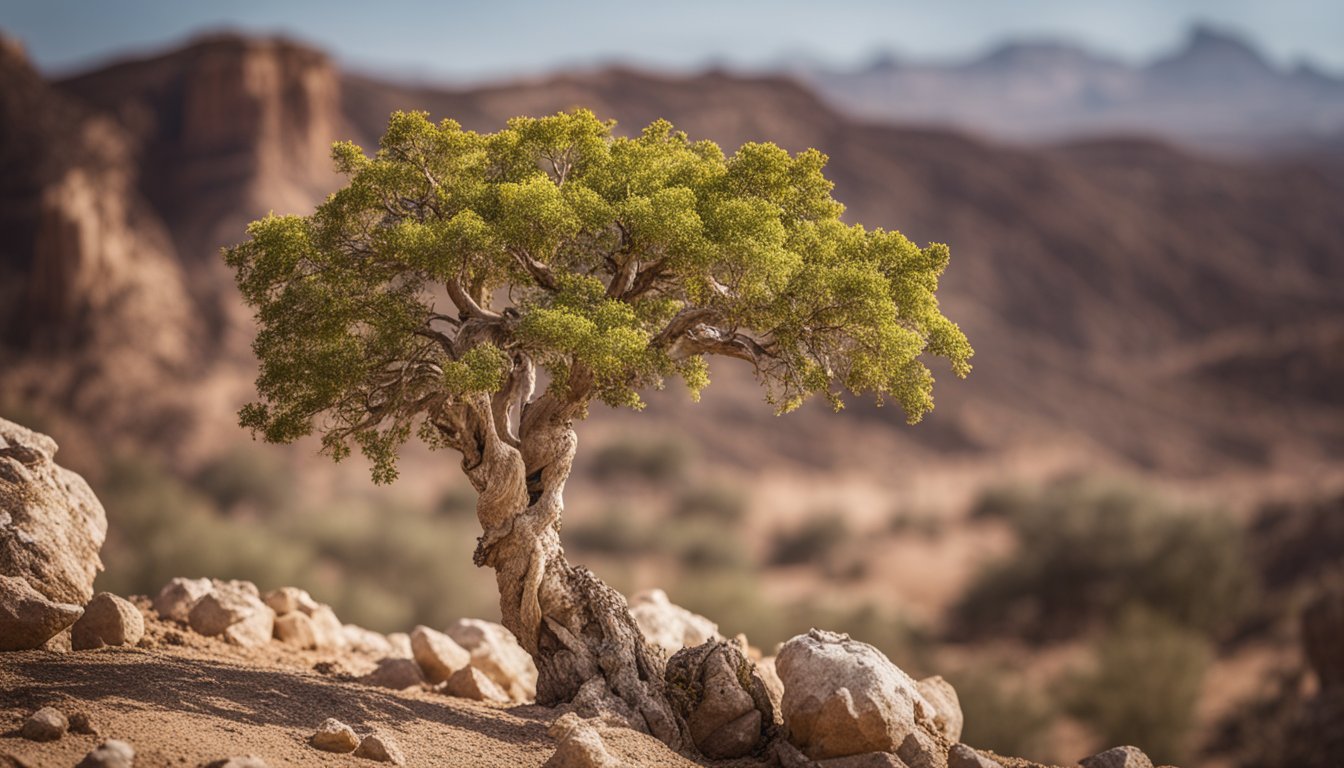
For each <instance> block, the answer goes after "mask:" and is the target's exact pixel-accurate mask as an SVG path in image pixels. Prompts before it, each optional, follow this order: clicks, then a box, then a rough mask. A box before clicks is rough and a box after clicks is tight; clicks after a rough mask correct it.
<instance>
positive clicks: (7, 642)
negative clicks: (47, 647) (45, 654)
mask: <svg viewBox="0 0 1344 768" xmlns="http://www.w3.org/2000/svg"><path fill="white" fill-rule="evenodd" d="M83 612H84V609H82V608H80V607H79V606H78V605H72V604H69V603H57V602H53V601H51V600H48V599H47V598H46V597H45V596H44V595H43V594H42V593H40V592H38V591H37V590H35V589H33V588H32V586H30V585H29V584H28V581H27V580H26V579H24V578H23V577H21V576H0V651H28V650H32V649H34V648H41V647H42V645H43V644H44V643H46V642H47V641H48V640H50V639H51V638H52V637H55V636H56V635H58V634H60V632H61V630H63V629H65V628H66V627H68V626H70V625H71V624H74V623H75V620H76V619H78V618H79V617H80V615H81V614H82V613H83Z"/></svg>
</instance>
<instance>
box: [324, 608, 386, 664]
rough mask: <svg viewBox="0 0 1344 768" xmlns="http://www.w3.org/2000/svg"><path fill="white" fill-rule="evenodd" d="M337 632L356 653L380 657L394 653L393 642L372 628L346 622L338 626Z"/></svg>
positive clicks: (346, 645)
mask: <svg viewBox="0 0 1344 768" xmlns="http://www.w3.org/2000/svg"><path fill="white" fill-rule="evenodd" d="M332 616H335V614H332ZM337 632H338V634H339V635H340V637H341V641H342V642H343V643H345V647H347V648H349V649H350V650H352V651H354V652H356V653H363V654H368V655H369V656H374V657H376V658H380V659H381V658H383V657H385V656H387V655H388V654H390V653H392V644H391V643H389V642H388V641H387V638H386V637H384V636H383V635H381V634H379V633H377V632H374V631H373V630H371V629H365V628H363V627H361V626H358V625H355V624H346V625H344V626H338V628H337Z"/></svg>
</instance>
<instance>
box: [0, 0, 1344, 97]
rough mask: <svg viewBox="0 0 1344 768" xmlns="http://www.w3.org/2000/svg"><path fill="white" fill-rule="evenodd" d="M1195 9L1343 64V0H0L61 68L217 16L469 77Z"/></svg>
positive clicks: (667, 63)
mask: <svg viewBox="0 0 1344 768" xmlns="http://www.w3.org/2000/svg"><path fill="white" fill-rule="evenodd" d="M1195 21H1206V22H1210V23H1213V24H1215V25H1217V26H1221V27H1225V28H1228V29H1231V30H1234V31H1238V32H1241V33H1243V34H1246V35H1248V36H1250V37H1251V38H1252V39H1254V41H1255V42H1256V44H1257V45H1259V46H1260V47H1261V48H1262V50H1264V51H1266V52H1267V53H1268V54H1269V55H1271V56H1272V57H1273V58H1274V59H1276V60H1278V61H1280V62H1291V61H1294V60H1296V59H1298V58H1301V57H1304V56H1305V57H1309V58H1311V59H1313V60H1314V61H1316V62H1318V63H1319V64H1322V65H1324V66H1326V67H1327V68H1329V69H1332V70H1334V71H1337V72H1341V71H1344V0H1105V1H1097V2H1087V1H1086V0H946V1H944V2H923V3H916V2H905V1H903V0H888V1H887V2H879V1H878V0H850V1H849V2H843V1H842V0H832V1H830V2H825V1H823V0H811V1H810V2H809V1H807V0H753V1H751V2H736V3H732V2H726V1H723V2H713V1H712V0H675V1H668V0H661V1H659V2H650V1H649V0H595V1H594V2H578V1H577V0H570V2H539V1H537V0H494V1H493V2H458V3H453V2H432V1H430V0H406V1H404V2H395V1H393V0H382V1H381V2H363V3H357V4H356V3H340V2H333V1H331V0H327V1H325V2H322V1H319V0H291V1H290V2H284V1H283V0H210V1H209V2H206V1H205V0H199V1H198V0H159V1H158V2H151V1H150V0H82V1H77V0H31V2H19V1H18V0H0V28H3V29H5V30H6V31H8V32H9V33H10V34H11V35H16V36H17V37H19V38H20V39H22V40H23V41H24V42H25V43H26V44H27V46H28V50H29V54H30V56H32V57H33V58H34V59H35V60H36V61H37V63H38V64H39V66H41V67H43V68H44V69H47V70H49V71H69V70H71V69H76V68H79V67H83V66H88V65H90V64H93V63H97V62H99V61H101V60H104V59H106V58H108V57H110V56H113V55H117V54H121V53H124V52H126V51H128V50H137V51H138V50H156V49H160V48H164V47H168V46H170V45H173V44H175V43H177V42H180V41H181V40H183V39H185V38H187V37H189V36H191V35H193V34H195V33H198V32H200V31H203V30H206V29H211V28H218V27H221V26H227V27H233V28H238V29H246V30H251V31H266V32H283V33H285V34H288V35H291V36H294V37H297V38H299V39H302V40H306V41H308V42H311V43H315V44H317V45H319V46H321V47H323V48H326V49H328V50H330V51H332V52H333V53H335V54H336V55H337V56H338V57H339V58H340V59H341V60H342V61H344V62H346V63H348V64H353V65H357V66H359V67H361V68H365V69H373V70H381V71H391V72H396V73H398V74H402V75H417V74H418V75H421V76H423V77H425V78H427V79H443V78H454V79H472V78H480V77H494V76H503V75H512V74H519V73H530V72H538V71H542V70H545V69H548V68H552V67H555V66H572V65H576V64H586V63H592V62H594V61H608V60H613V59H615V60H623V61H628V62H632V63H639V64H646V65H651V66H659V67H675V68H689V67H696V66H699V65H701V64H703V63H704V62H705V61H707V60H710V59H719V60H724V61H729V62H732V63H736V64H759V63H763V62H767V61H770V60H773V59H776V58H778V57H780V56H782V55H785V54H796V53H800V52H806V53H809V54H812V55H815V56H817V57H820V58H822V59H825V60H829V61H833V62H837V63H852V62H856V61H859V60H861V59H864V58H865V57H867V56H869V55H871V54H872V53H873V52H874V51H876V50H878V49H881V48H887V49H891V50H894V51H896V52H898V53H900V54H902V55H909V56H912V57H920V58H929V57H942V58H960V57H966V56H970V55H974V54H976V53H979V52H981V51H983V50H985V49H986V48H988V47H989V46H991V45H993V44H995V43H997V42H1000V41H1002V40H1004V39H1007V38H1023V37H1031V38H1038V37H1058V38H1068V39H1072V40H1076V41H1078V42H1081V43H1084V44H1087V45H1090V46H1092V47H1094V48H1096V49H1098V50H1100V51H1103V52H1108V53H1114V54H1117V55H1121V56H1125V57H1130V58H1146V57H1151V56H1153V55H1156V54H1158V53H1161V52H1162V51H1164V50H1168V49H1170V48H1172V47H1174V46H1175V45H1177V44H1178V42H1179V41H1180V40H1181V39H1182V38H1183V37H1184V34H1185V30H1186V29H1187V27H1188V26H1189V25H1190V24H1191V23H1192V22H1195Z"/></svg>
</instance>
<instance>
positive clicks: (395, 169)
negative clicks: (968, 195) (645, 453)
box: [225, 110, 972, 482]
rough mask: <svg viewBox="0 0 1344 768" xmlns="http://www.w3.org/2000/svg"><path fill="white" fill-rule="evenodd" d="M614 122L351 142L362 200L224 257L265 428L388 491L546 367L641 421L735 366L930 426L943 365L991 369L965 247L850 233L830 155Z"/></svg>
mask: <svg viewBox="0 0 1344 768" xmlns="http://www.w3.org/2000/svg"><path fill="white" fill-rule="evenodd" d="M614 125H615V124H614V122H610V121H605V122H604V121H601V120H599V119H597V118H596V117H595V116H594V115H593V113H591V112H589V111H587V110H575V111H573V112H569V113H561V114H557V115H554V116H550V117H543V118H526V117H520V118H516V119H513V120H510V121H509V123H508V127H507V128H505V129H504V130H501V131H499V132H497V133H477V132H474V131H468V130H463V129H462V127H461V126H460V125H459V124H458V123H456V122H453V121H452V120H444V121H442V122H440V123H438V124H434V123H432V122H430V121H429V120H428V118H427V116H426V115H425V114H423V113H418V112H398V113H395V114H393V115H392V117H391V120H390V122H389V124H388V129H387V132H386V134H385V135H384V136H383V138H382V140H381V142H380V144H379V148H378V150H377V152H376V153H375V154H374V155H373V156H372V157H369V156H367V155H366V154H365V153H364V151H363V150H361V149H360V148H359V147H358V146H357V145H355V144H353V143H350V142H342V143H338V144H336V145H335V147H334V149H333V158H334V160H335V163H336V167H337V169H338V170H339V171H340V172H342V173H343V174H345V175H346V176H347V177H348V179H349V181H348V184H347V185H346V186H345V187H344V188H342V189H340V190H339V191H337V192H335V193H334V194H332V195H331V196H330V197H329V198H328V199H327V200H326V201H325V202H324V203H322V204H321V205H320V206H319V207H318V208H317V210H316V211H315V212H314V213H313V214H312V215H309V216H292V215H290V216H276V215H271V216H268V217H266V218H265V219H262V220H260V221H257V222H254V223H253V224H252V225H251V226H250V227H249V228H248V234H249V236H250V239H249V240H248V241H247V242H245V243H243V244H241V245H238V246H235V247H233V248H230V249H227V250H226V252H225V258H226V260H227V262H228V264H229V265H230V266H232V267H233V268H234V269H235V270H236V275H237V281H238V285H239V287H240V288H241V290H242V293H243V296H244V298H245V299H246V301H247V302H248V303H249V304H250V305H251V306H252V307H253V308H255V310H256V316H257V320H258V324H259V330H258V334H257V337H256V340H255V342H254V350H255V352H256V354H257V357H258V359H259V361H260V366H261V369H260V374H259V377H258V379H257V390H258V393H259V394H260V401H259V402H256V403H253V404H250V405H248V406H246V407H245V408H244V409H243V411H242V412H241V414H240V415H241V421H242V424H243V425H244V426H246V427H249V428H251V429H252V430H253V431H254V432H255V433H258V434H261V435H262V436H264V437H265V438H266V439H267V440H271V441H280V442H287V441H292V440H294V439H297V438H299V437H301V436H303V435H307V434H310V433H311V432H312V431H313V430H314V429H317V430H318V431H319V432H320V433H321V435H322V436H323V446H324V450H325V451H327V452H328V453H330V454H331V455H332V456H333V457H334V458H336V459H340V458H342V457H343V456H345V455H347V454H348V453H349V451H350V449H351V446H352V445H353V446H357V447H359V448H360V449H361V450H362V451H363V452H364V453H365V454H366V455H368V457H369V458H370V459H371V460H372V462H373V465H374V479H375V480H376V481H379V482H387V481H390V480H391V479H393V478H394V477H395V474H396V470H395V457H396V453H397V450H398V449H399V447H400V446H401V445H402V444H403V443H404V442H405V441H406V440H407V439H409V438H410V436H411V435H413V434H418V435H420V436H421V437H422V438H423V439H425V440H426V441H427V442H429V443H430V444H431V445H434V444H436V443H437V438H436V435H435V430H434V428H433V425H432V415H433V410H434V408H436V407H440V406H442V404H444V403H447V402H452V401H453V400H454V399H460V398H466V397H471V396H480V395H487V396H495V397H497V396H499V395H500V394H501V393H504V392H506V391H507V392H509V393H510V394H512V393H513V391H514V388H513V387H512V385H514V384H516V382H517V380H518V379H519V378H520V377H524V376H525V377H527V378H528V379H529V381H530V380H531V377H532V376H533V370H534V366H535V367H539V368H541V369H542V370H544V371H545V372H546V373H547V374H548V375H549V377H550V381H551V383H550V388H551V390H555V391H559V392H565V391H566V389H567V388H568V391H569V392H570V393H571V394H572V395H573V396H574V398H575V399H577V400H582V401H583V402H584V403H586V402H587V400H588V399H590V398H597V399H600V400H601V401H603V402H605V403H608V404H610V405H613V406H626V407H632V408H640V407H642V401H641V399H640V391H641V390H642V389H646V388H652V387H661V386H662V385H663V383H664V381H665V380H666V379H668V378H672V377H679V378H680V379H681V380H682V381H683V382H685V384H686V386H687V387H689V389H690V391H691V392H692V394H693V395H694V396H698V394H699V392H700V390H701V389H702V388H704V387H705V386H706V385H707V384H708V383H709V376H708V365H707V363H706V357H707V356H709V355H722V356H727V357H734V358H739V359H741V360H744V361H746V362H747V363H749V364H751V365H752V366H754V369H755V372H756V375H757V378H758V379H759V381H760V382H761V383H762V385H763V387H764V389H765V397H766V400H767V401H768V402H769V403H770V404H771V405H773V406H774V408H775V409H776V411H777V412H779V413H784V412H787V411H790V410H792V409H794V408H796V407H798V405H799V404H801V403H802V402H803V401H804V400H805V399H807V398H808V397H809V396H811V395H814V394H815V395H822V396H824V397H826V398H827V399H828V400H829V401H830V402H831V404H832V405H833V406H834V407H836V408H840V407H841V406H842V403H843V400H842V398H843V397H844V394H845V393H846V392H848V393H851V394H855V395H862V394H872V395H873V396H875V397H876V399H877V401H878V402H879V404H880V403H881V402H883V401H884V400H887V399H890V400H894V401H896V402H897V403H898V404H899V405H900V406H901V407H902V408H903V409H904V412H905V414H906V416H907V418H908V420H909V421H910V422H911V423H914V422H917V421H919V420H920V418H921V417H922V416H923V415H924V414H925V413H926V412H927V411H929V410H930V409H931V408H932V407H933V398H932V388H933V376H932V374H931V373H930V371H929V369H928V368H927V367H926V365H925V364H924V362H923V361H922V359H921V357H922V356H923V355H924V353H926V352H927V353H931V354H933V355H937V356H942V357H944V358H946V359H947V360H948V361H949V362H950V365H951V369H952V371H953V372H954V373H955V374H956V375H958V376H965V375H966V374H967V372H969V370H970V363H969V359H970V357H971V355H972V350H971V347H970V345H969V344H968V343H967V340H966V337H965V335H964V334H962V332H961V330H960V329H959V328H958V327H957V326H956V324H955V323H953V322H952V321H950V320H949V319H947V318H946V317H945V316H944V315H943V314H942V312H941V311H940V310H939V306H938V301H937V299H936V296H935V292H936V289H937V286H938V278H939V276H940V275H941V273H942V272H943V270H944V268H945V267H946V266H947V263H948V248H947V246H945V245H942V244H937V243H935V244H930V245H928V246H926V247H923V248H921V247H918V246H916V245H915V244H914V243H912V242H911V241H910V240H908V239H907V238H905V237H904V236H903V235H901V234H900V233H899V232H895V231H889V230H882V229H865V228H864V227H863V226H861V225H857V224H854V225H850V224H845V223H843V222H842V221H841V219H840V217H841V213H842V211H843V206H842V205H841V204H840V203H838V202H836V201H835V200H834V199H833V198H832V197H831V189H832V183H831V182H830V181H828V180H827V179H826V177H825V175H824V174H823V168H824V166H825V163H826V159H827V158H826V156H825V155H823V154H822V153H820V152H818V151H816V150H812V149H809V150H807V151H805V152H800V153H798V154H796V155H791V154H790V153H788V152H786V151H785V150H783V149H781V148H779V147H778V146H776V145H774V144H771V143H748V144H744V145H743V146H742V147H741V148H740V149H738V150H737V152H736V153H735V154H733V155H732V156H725V154H724V152H723V151H722V150H721V149H720V148H719V147H718V146H717V145H716V144H715V143H713V142H711V141H691V140H690V139H689V138H687V136H686V135H685V134H684V133H681V132H679V131H675V130H674V129H673V127H672V125H671V124H670V123H668V122H666V121H662V120H659V121H657V122H655V123H653V124H652V125H650V126H648V127H647V128H645V129H644V130H643V131H642V132H641V133H640V134H639V135H638V136H635V137H631V138H626V137H619V136H616V135H614V134H613V127H614ZM528 391H529V392H530V384H529V386H528ZM548 391H550V390H548ZM519 407H520V409H521V405H520V406H519Z"/></svg>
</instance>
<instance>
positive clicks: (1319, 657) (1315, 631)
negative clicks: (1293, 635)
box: [1302, 590, 1344, 689]
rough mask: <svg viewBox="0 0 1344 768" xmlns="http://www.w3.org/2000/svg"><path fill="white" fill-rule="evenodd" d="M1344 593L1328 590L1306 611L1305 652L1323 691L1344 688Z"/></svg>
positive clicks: (1303, 617)
mask: <svg viewBox="0 0 1344 768" xmlns="http://www.w3.org/2000/svg"><path fill="white" fill-rule="evenodd" d="M1342 637H1344V590H1328V591H1326V592H1325V594H1322V595H1321V596H1320V597H1318V598H1317V599H1315V600H1314V601H1312V602H1311V603H1310V604H1309V605H1308V606H1307V608H1306V609H1305V610H1304V611H1302V649H1303V651H1304V652H1305V653H1306V656H1307V663H1308V664H1310V665H1311V668H1312V669H1313V670H1315V672H1316V677H1317V678H1319V679H1320V681H1321V687H1322V688H1326V689H1332V688H1341V687H1344V642H1340V638H1342Z"/></svg>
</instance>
